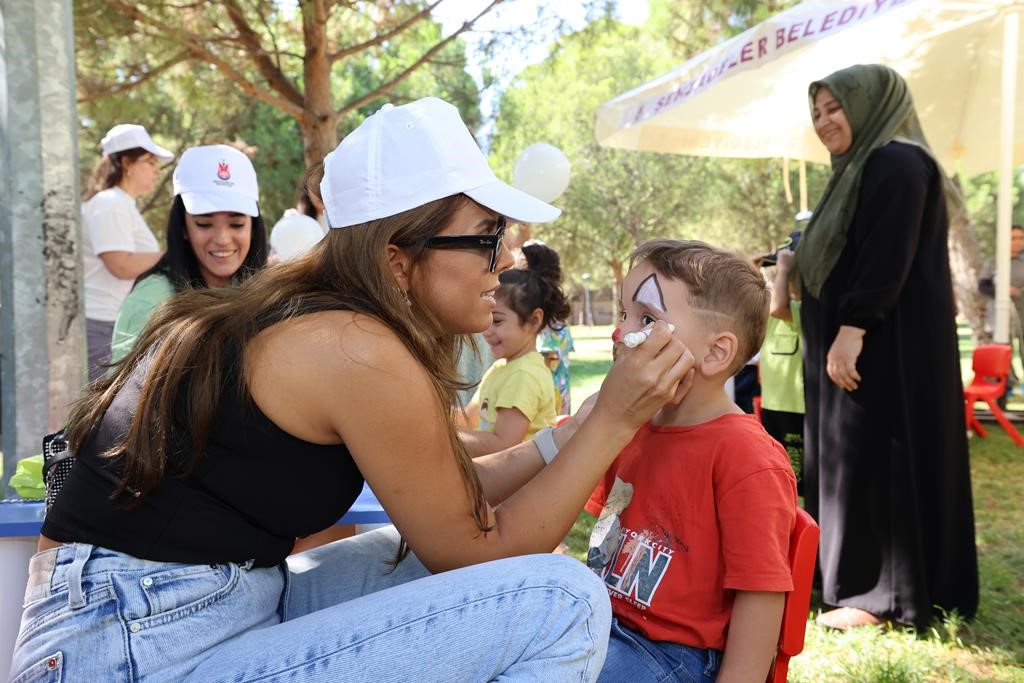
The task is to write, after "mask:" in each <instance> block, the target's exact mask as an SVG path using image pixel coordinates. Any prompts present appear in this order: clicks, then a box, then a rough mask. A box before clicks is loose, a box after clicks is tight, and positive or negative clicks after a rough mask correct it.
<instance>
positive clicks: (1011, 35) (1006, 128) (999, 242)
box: [994, 5, 1021, 344]
mask: <svg viewBox="0 0 1024 683" xmlns="http://www.w3.org/2000/svg"><path fill="white" fill-rule="evenodd" d="M1019 7H1020V6H1019V5H1015V8H1014V9H1012V10H1010V11H1009V12H1007V14H1006V17H1005V18H1004V20H1003V79H1002V92H1001V96H1002V106H1001V107H1000V108H999V197H998V200H997V202H996V259H997V260H996V263H997V264H998V265H1000V266H1001V265H1003V264H1007V265H1008V264H1009V263H1010V214H1011V209H1012V206H1011V204H1012V202H1013V195H1012V187H1011V186H1012V179H1013V140H1014V106H1015V104H1016V102H1017V50H1018V49H1019V47H1018V46H1019V38H1020V35H1019V34H1020V21H1021V11H1020V9H1017V8H1019ZM1005 272H1006V274H1007V275H1006V277H1000V278H996V283H995V284H996V301H995V303H996V310H995V330H994V333H995V340H996V341H997V342H999V343H1001V344H1005V343H1008V342H1009V340H1010V305H1011V303H1010V278H1009V268H1008V267H1007V268H1006V269H1005Z"/></svg>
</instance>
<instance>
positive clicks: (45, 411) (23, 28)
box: [0, 0, 85, 496]
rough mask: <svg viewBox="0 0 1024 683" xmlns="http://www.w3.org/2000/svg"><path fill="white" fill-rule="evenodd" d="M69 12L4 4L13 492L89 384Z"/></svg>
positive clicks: (6, 433) (2, 422) (43, 2)
mask: <svg viewBox="0 0 1024 683" xmlns="http://www.w3.org/2000/svg"><path fill="white" fill-rule="evenodd" d="M74 68H75V55H74V42H73V36H72V10H71V0H0V450H2V451H3V457H4V477H3V489H2V490H0V493H2V494H4V495H5V496H9V495H12V494H13V491H12V490H11V489H9V488H8V487H7V480H8V479H9V478H10V475H11V474H12V473H13V472H14V466H15V463H16V462H17V460H19V459H20V458H23V457H26V456H28V455H33V454H35V453H39V452H40V448H41V445H40V444H41V439H42V436H43V434H45V433H46V432H48V431H52V430H54V429H56V428H58V427H60V426H61V425H62V424H63V422H64V420H65V418H66V417H67V414H68V406H69V404H70V403H71V402H72V401H74V400H75V399H76V398H77V397H78V395H79V393H80V390H81V387H82V386H83V384H84V382H85V317H84V313H83V309H82V291H83V289H82V258H81V252H80V249H79V243H80V241H81V239H80V235H81V228H80V225H79V215H80V212H79V202H78V195H79V189H78V121H77V114H76V111H75V71H74Z"/></svg>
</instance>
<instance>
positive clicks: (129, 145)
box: [100, 123, 174, 164]
mask: <svg viewBox="0 0 1024 683" xmlns="http://www.w3.org/2000/svg"><path fill="white" fill-rule="evenodd" d="M138 147H141V148H142V149H144V150H146V151H147V152H149V153H150V154H152V155H153V156H155V157H156V158H157V159H159V160H160V161H162V162H164V163H165V164H166V163H167V162H168V161H170V160H171V159H173V158H174V154H173V153H172V152H170V151H169V150H166V149H164V148H163V147H161V146H160V145H158V144H156V143H155V142H153V138H151V137H149V133H147V132H146V129H145V128H143V127H142V126H140V125H139V124H137V123H119V124H117V125H116V126H114V127H113V128H111V129H110V130H108V131H107V134H106V135H104V136H103V139H102V140H100V149H101V150H103V155H104V156H110V155H111V154H114V153H115V152H123V151H125V150H126V149H136V148H138Z"/></svg>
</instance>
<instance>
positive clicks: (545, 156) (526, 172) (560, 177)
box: [512, 142, 571, 202]
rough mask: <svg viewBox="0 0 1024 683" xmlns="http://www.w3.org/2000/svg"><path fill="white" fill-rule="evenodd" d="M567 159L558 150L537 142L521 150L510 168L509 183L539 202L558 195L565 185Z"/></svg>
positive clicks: (567, 180) (566, 185) (566, 180)
mask: <svg viewBox="0 0 1024 683" xmlns="http://www.w3.org/2000/svg"><path fill="white" fill-rule="evenodd" d="M570 170H571V167H570V166H569V159H567V158H566V156H565V154H563V153H562V150H560V149H558V148H557V147H555V146H554V145H549V144H547V143H546V142H538V143H537V144H535V145H530V146H529V147H527V148H526V149H524V150H523V153H522V154H520V155H519V158H518V159H516V166H515V169H514V170H513V171H512V185H513V186H514V187H515V188H516V189H518V190H522V191H523V192H526V193H527V194H531V195H533V196H534V197H536V198H537V199H539V200H541V201H542V202H550V201H553V200H555V199H557V198H558V197H560V196H561V194H562V193H563V192H565V188H567V187H569V172H570Z"/></svg>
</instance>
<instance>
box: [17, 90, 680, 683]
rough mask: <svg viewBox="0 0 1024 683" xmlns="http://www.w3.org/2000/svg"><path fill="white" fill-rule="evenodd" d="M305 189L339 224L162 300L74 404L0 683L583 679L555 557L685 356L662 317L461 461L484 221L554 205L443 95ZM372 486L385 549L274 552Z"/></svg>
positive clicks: (584, 641)
mask: <svg viewBox="0 0 1024 683" xmlns="http://www.w3.org/2000/svg"><path fill="white" fill-rule="evenodd" d="M321 188H322V190H323V196H324V200H325V203H326V206H327V215H328V219H329V221H330V225H331V228H332V230H331V231H330V233H329V234H328V235H327V236H326V237H324V239H323V240H322V241H321V242H320V243H319V244H317V245H316V246H315V247H313V249H312V251H311V252H310V253H309V254H308V255H307V256H306V257H305V258H302V259H298V260H296V261H290V262H287V263H283V264H280V265H278V266H276V267H274V268H268V269H265V270H263V271H261V272H259V273H257V274H256V275H255V276H254V277H252V278H251V279H250V280H248V281H247V282H246V283H244V284H243V285H241V286H240V287H226V288H219V289H215V288H211V289H203V290H193V291H189V292H185V293H182V294H180V295H178V296H176V297H174V298H173V299H172V300H170V301H169V302H168V303H167V304H166V305H165V306H163V307H161V308H160V309H159V310H158V311H157V312H156V313H155V314H154V316H153V319H152V320H151V321H150V323H149V325H148V326H147V328H146V330H145V331H144V332H143V334H142V336H140V338H139V340H138V343H137V344H136V346H135V348H134V349H133V350H132V352H131V353H130V354H129V355H128V357H127V358H126V359H125V360H124V361H123V362H122V363H121V365H119V366H118V368H117V371H116V373H114V374H113V375H112V376H110V377H107V378H104V379H103V380H101V381H100V382H98V383H96V384H95V385H93V386H92V387H91V388H90V390H89V392H88V394H87V395H86V396H85V397H84V398H83V399H82V401H81V402H80V404H79V405H78V406H77V408H76V410H75V412H74V416H73V418H72V425H71V427H70V432H69V436H70V440H71V442H72V444H73V448H74V450H75V452H76V453H77V461H76V465H75V467H74V468H72V469H71V471H70V474H69V478H68V479H67V483H66V484H65V488H64V490H63V491H62V492H61V494H60V495H59V496H58V497H57V499H56V502H55V503H54V505H53V507H52V508H51V509H50V511H49V513H48V514H47V517H46V521H45V523H44V528H43V534H44V539H43V541H42V543H41V545H42V547H43V548H49V549H48V550H43V551H42V552H40V553H39V554H37V555H36V556H35V557H34V558H33V559H32V562H31V566H30V575H31V576H32V577H33V578H30V580H29V588H28V595H27V597H26V603H25V604H26V605H27V607H26V609H25V613H24V616H23V620H22V631H21V634H20V636H19V640H18V644H17V648H16V651H15V654H14V663H13V669H12V670H13V671H14V673H15V675H16V676H18V675H25V674H26V672H32V671H33V670H34V669H33V667H36V668H38V669H39V670H43V669H44V668H46V667H49V669H48V670H52V669H54V668H57V667H60V668H61V669H62V672H63V675H64V676H65V678H67V679H68V680H88V679H89V677H93V678H95V679H97V680H100V679H104V678H106V677H109V673H110V672H111V671H113V670H120V671H130V672H131V676H132V677H133V678H137V679H140V680H142V679H150V678H152V679H160V680H196V681H206V680H227V679H231V680H236V681H249V680H257V679H258V680H271V679H273V680H284V679H287V680H293V681H336V680H367V681H384V680H396V681H398V680H401V681H406V680H426V681H484V680H494V679H497V678H501V679H517V678H521V679H528V680H548V681H568V680H574V681H581V680H593V679H595V678H596V677H597V674H598V672H599V671H600V669H601V664H602V661H603V659H604V655H605V650H606V642H607V637H608V629H609V627H610V608H609V602H608V594H607V591H606V589H605V587H604V584H603V582H602V581H601V580H600V579H599V578H598V577H597V575H595V574H594V573H592V572H591V571H590V570H588V569H587V568H586V567H585V566H584V565H583V564H582V563H580V562H578V561H577V560H575V559H573V558H568V557H565V556H561V555H554V554H550V551H551V550H552V549H553V548H554V547H555V546H556V545H557V544H558V542H559V541H561V540H562V538H563V537H564V536H565V534H566V533H567V532H568V530H569V529H570V527H571V526H572V524H573V522H574V521H575V520H576V517H577V515H578V513H579V510H580V509H581V508H582V506H583V504H584V503H585V502H586V500H587V497H588V495H589V494H590V492H591V491H592V490H593V488H594V486H595V484H596V483H597V481H598V479H599V478H600V477H601V475H602V474H603V473H604V471H605V470H606V468H607V467H608V465H609V464H610V463H611V461H612V459H613V458H614V457H615V456H616V454H617V453H618V452H619V450H621V449H622V447H623V446H625V445H626V443H627V442H628V441H629V440H630V439H631V438H632V436H633V434H634V433H635V431H636V430H637V429H638V428H639V427H640V425H642V424H643V423H645V422H646V421H647V420H648V418H649V417H650V416H651V415H652V414H653V413H654V412H655V411H656V410H658V409H659V408H660V407H662V406H663V405H665V403H666V402H669V401H678V400H679V399H680V398H681V397H682V394H683V393H684V392H685V390H686V386H687V382H686V381H684V377H686V376H689V373H688V370H689V369H690V368H691V367H692V365H693V358H692V356H691V355H690V354H689V352H688V351H686V349H685V347H683V345H682V343H681V342H680V341H678V340H677V339H675V338H674V337H673V336H672V335H670V334H669V332H668V330H667V328H666V327H665V326H664V325H661V324H658V325H656V326H655V328H654V331H653V332H652V333H651V335H650V337H649V338H648V340H647V342H646V343H644V344H643V345H641V346H640V347H638V348H636V349H631V350H628V351H627V352H626V353H624V354H622V355H620V356H619V359H618V361H617V362H616V364H615V367H614V368H612V370H611V371H610V373H609V375H608V377H607V379H606V380H605V382H604V384H603V387H602V390H601V394H600V396H599V398H597V400H596V401H593V402H588V403H587V404H586V405H585V407H584V408H585V413H586V415H587V416H586V417H585V419H584V415H582V414H580V413H578V414H577V415H576V416H575V417H574V418H572V419H570V420H568V421H567V422H566V423H565V424H563V425H562V426H560V427H559V428H558V429H557V430H556V431H555V432H554V434H553V438H552V439H551V440H550V443H548V444H547V445H546V447H544V449H543V451H541V450H539V449H538V446H536V445H535V444H534V443H532V442H531V443H526V444H521V445H519V446H516V447H513V448H511V449H509V450H506V451H503V452H501V453H496V454H491V455H487V456H483V457H481V458H478V459H476V460H471V459H470V458H469V457H468V456H467V454H466V450H465V447H464V446H463V445H462V443H461V442H460V441H459V439H458V436H457V432H456V430H455V426H454V424H453V416H452V412H453V411H452V408H453V406H454V404H455V394H456V391H457V390H458V389H460V388H462V387H463V386H464V384H463V383H462V381H461V380H460V378H459V377H458V376H457V375H456V371H455V358H456V355H457V352H458V349H459V345H460V343H461V341H462V339H463V336H464V335H467V334H469V333H472V332H479V331H481V330H483V329H484V328H486V327H487V326H488V325H489V323H490V320H491V310H492V309H493V308H494V305H495V301H494V292H495V289H497V286H498V275H499V273H500V272H502V271H504V270H506V269H508V268H510V267H511V266H512V264H513V259H512V255H511V253H510V252H509V250H508V249H507V248H506V247H505V246H504V245H503V243H502V231H501V228H500V226H501V225H502V224H503V222H504V221H503V220H502V219H507V220H510V221H528V222H531V223H532V222H539V221H545V220H551V219H553V218H555V217H556V216H557V215H558V209H556V208H554V207H552V206H549V205H547V204H545V203H543V202H540V201H539V200H536V199H534V198H532V197H530V196H528V195H526V194H524V193H522V192H519V191H518V190H515V189H513V188H512V187H510V186H508V185H505V184H504V183H502V182H500V181H499V180H498V179H497V178H496V177H495V176H494V174H493V173H492V172H491V170H490V168H489V167H488V166H487V162H486V160H485V158H484V156H483V154H482V153H481V152H480V149H479V147H478V146H477V145H476V142H475V141H474V140H473V137H472V136H471V135H470V133H469V131H468V130H467V128H466V126H465V124H464V123H463V122H462V120H461V118H460V116H459V114H458V111H457V110H456V109H455V108H454V107H453V106H451V105H450V104H448V103H446V102H443V101H441V100H438V99H433V98H427V99H423V100H418V101H416V102H413V103H411V104H407V105H404V106H401V107H394V108H390V109H386V110H382V111H380V112H378V113H376V114H374V115H373V116H371V117H369V118H368V119H367V120H366V121H364V122H363V123H362V125H360V126H359V127H358V128H357V129H356V130H355V131H354V132H353V133H351V134H350V135H349V136H348V137H346V138H345V140H343V141H342V143H341V144H340V145H339V146H338V148H337V149H336V150H334V152H332V153H331V154H330V155H329V156H328V157H327V159H326V160H325V176H324V179H323V182H322V184H321ZM186 206H187V199H186ZM556 456H557V457H556ZM364 478H365V480H366V481H367V482H368V483H369V484H370V486H371V487H372V488H373V491H374V492H375V493H376V495H377V498H378V499H379V500H380V502H381V504H382V505H383V506H384V509H385V510H386V511H387V513H388V514H389V515H390V517H391V519H392V521H393V522H394V524H395V527H397V531H396V529H395V527H389V528H384V529H379V530H376V531H373V532H369V533H366V534H361V535H358V536H355V537H352V538H348V539H345V540H341V541H337V542H335V543H331V544H328V545H324V546H320V547H318V548H314V549H312V550H309V551H307V552H304V553H300V554H297V555H294V556H292V557H288V554H289V552H290V551H291V549H292V546H293V543H294V541H295V538H296V537H299V536H305V535H307V534H310V533H313V532H316V531H319V530H320V529H323V528H325V527H327V526H329V525H330V524H332V523H333V522H334V521H335V520H337V519H338V518H339V517H340V516H341V515H342V514H343V513H344V512H345V511H346V510H347V509H348V508H349V506H350V505H351V504H352V502H353V501H354V500H355V499H356V497H357V495H358V494H359V492H360V490H361V488H362V485H363V480H364ZM499 503H500V505H499ZM399 533H401V535H402V538H403V539H404V541H405V542H407V543H408V546H407V548H408V549H411V550H412V551H413V553H414V555H409V554H406V553H404V552H402V551H400V550H399V548H400V543H399V536H398V534H399ZM401 545H402V547H403V549H405V546H404V544H401ZM530 553H537V554H533V555H530V556H529V557H520V556H523V555H527V554H530ZM403 555H405V556H404V557H402V556H403ZM389 561H391V562H390V566H389ZM396 562H397V563H396ZM65 634H66V635H67V637H65ZM72 634H73V635H72ZM51 675H52V674H51Z"/></svg>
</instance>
